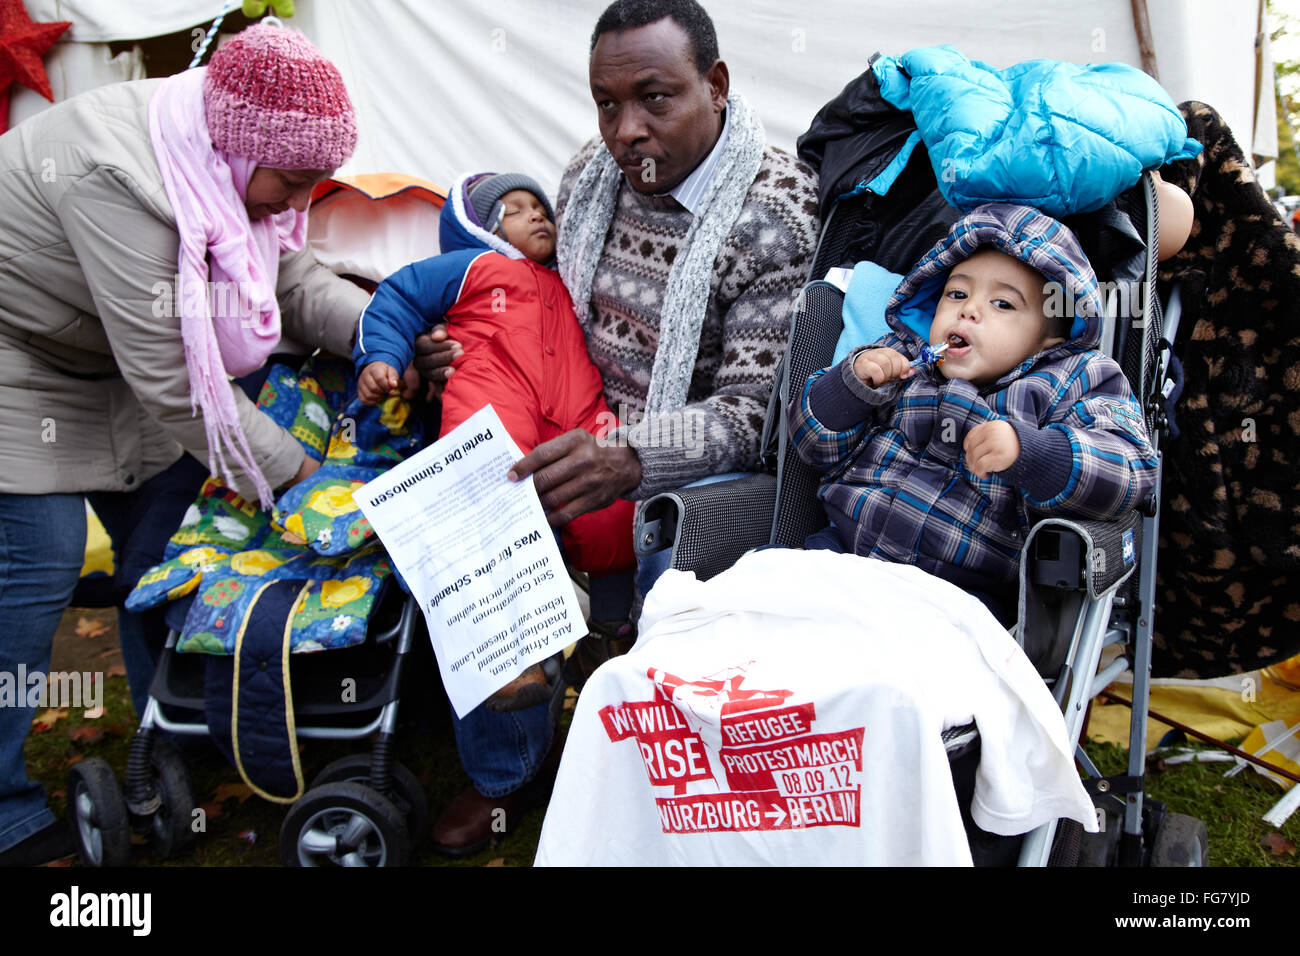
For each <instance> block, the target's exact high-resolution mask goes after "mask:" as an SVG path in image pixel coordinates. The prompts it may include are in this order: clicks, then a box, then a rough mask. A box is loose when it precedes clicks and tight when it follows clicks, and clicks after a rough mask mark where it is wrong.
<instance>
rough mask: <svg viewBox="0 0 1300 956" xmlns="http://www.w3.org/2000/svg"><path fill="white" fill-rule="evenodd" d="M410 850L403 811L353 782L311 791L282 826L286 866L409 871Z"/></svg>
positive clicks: (294, 808) (281, 860)
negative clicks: (395, 867)
mask: <svg viewBox="0 0 1300 956" xmlns="http://www.w3.org/2000/svg"><path fill="white" fill-rule="evenodd" d="M410 849H411V840H410V837H409V836H407V832H406V821H405V820H403V819H402V813H401V811H400V810H398V809H397V807H396V806H394V804H393V802H392V801H391V800H389V799H388V798H387V797H385V796H384V795H383V794H380V793H377V792H376V791H374V790H371V789H370V788H369V787H367V786H365V785H363V784H360V783H356V782H354V781H349V780H344V781H340V782H338V783H327V784H325V785H324V786H323V787H316V788H313V789H311V790H309V791H307V793H306V794H304V795H303V797H302V798H301V799H300V800H299V801H298V802H297V803H295V804H294V805H293V807H291V808H290V810H289V814H288V816H286V817H285V818H284V825H283V826H281V827H280V862H281V863H283V864H284V865H285V866H328V865H329V864H331V863H332V864H334V865H335V866H404V865H405V864H406V859H407V856H408V855H409V854H410Z"/></svg>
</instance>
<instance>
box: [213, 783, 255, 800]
mask: <svg viewBox="0 0 1300 956" xmlns="http://www.w3.org/2000/svg"><path fill="white" fill-rule="evenodd" d="M252 795H253V790H252V788H251V787H250V786H248V784H246V783H223V784H221V785H220V786H218V787H217V789H216V790H214V791H212V799H213V800H214V801H216V802H217V803H225V802H226V801H227V800H229V799H230V798H231V797H234V798H236V799H237V800H239V802H240V803H243V802H244V801H245V800H247V799H248V798H249V797H251V796H252Z"/></svg>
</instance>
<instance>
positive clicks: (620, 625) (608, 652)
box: [564, 621, 636, 691]
mask: <svg viewBox="0 0 1300 956" xmlns="http://www.w3.org/2000/svg"><path fill="white" fill-rule="evenodd" d="M587 627H588V628H590V632H589V633H588V634H587V636H586V637H584V638H583V639H582V640H580V641H578V644H577V646H576V647H574V649H573V653H572V654H570V655H569V659H568V660H567V661H565V662H564V678H565V680H567V681H568V682H569V685H570V686H571V687H573V689H574V690H577V691H581V690H582V688H583V687H584V686H585V685H586V683H587V679H588V678H590V677H591V675H592V674H594V673H595V672H596V668H597V667H599V666H600V665H601V664H604V663H605V662H606V661H608V660H611V659H613V658H615V657H621V656H623V655H624V654H626V653H627V652H628V651H630V650H631V649H632V646H633V645H634V644H636V628H635V627H633V626H632V625H631V624H629V623H628V622H627V621H588V622H587Z"/></svg>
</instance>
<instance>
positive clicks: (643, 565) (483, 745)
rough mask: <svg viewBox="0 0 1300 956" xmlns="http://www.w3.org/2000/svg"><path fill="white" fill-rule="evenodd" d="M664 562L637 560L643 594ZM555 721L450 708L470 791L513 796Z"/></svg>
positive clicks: (546, 749) (664, 557) (535, 765)
mask: <svg viewBox="0 0 1300 956" xmlns="http://www.w3.org/2000/svg"><path fill="white" fill-rule="evenodd" d="M744 477H745V475H744V474H743V473H739V472H737V473H733V474H727V475H714V476H711V477H709V478H702V479H700V480H699V481H696V482H693V483H692V484H691V485H688V486H687V487H694V486H695V485H711V484H713V483H714V482H715V481H727V480H730V479H732V478H744ZM669 563H670V561H669V556H668V552H667V551H666V550H665V551H660V552H658V553H657V554H654V555H652V556H651V557H649V558H638V559H637V573H636V584H637V590H638V591H640V592H641V593H642V594H644V593H645V592H646V591H649V590H650V587H651V586H652V585H653V584H654V582H655V581H657V580H658V579H659V576H660V575H661V574H663V573H664V571H666V570H668V566H669ZM611 583H613V582H611ZM595 597H596V595H593V598H595ZM598 600H599V601H600V602H601V603H603V602H604V600H605V597H604V596H603V595H601V596H600V597H599V598H598ZM596 603H597V600H593V611H592V618H593V619H595V620H602V618H601V617H599V616H598V614H597V613H596ZM611 606H617V604H616V603H615V604H613V605H611ZM555 720H556V712H555V711H553V710H552V708H551V705H550V704H538V705H536V706H535V707H527V708H525V709H524V710H516V711H514V712H512V713H498V712H496V711H492V710H488V709H487V708H486V707H482V706H480V707H476V708H474V710H472V711H470V712H469V713H468V714H466V715H465V718H464V719H463V720H462V719H460V718H458V717H457V716H456V712H455V710H454V709H453V710H452V714H451V723H452V728H453V730H454V731H455V733H456V749H457V750H458V751H459V752H460V762H461V766H463V767H464V768H465V772H466V773H467V774H469V778H470V780H471V781H473V783H474V787H475V789H476V790H478V792H479V793H481V794H483V796H485V797H500V796H504V795H505V794H507V793H513V792H514V791H516V790H518V789H519V788H520V787H522V786H523V785H524V784H525V783H527V782H528V781H529V780H531V779H532V778H533V777H535V776H536V775H537V771H538V769H539V768H540V767H541V765H542V761H543V760H545V759H546V755H547V754H548V753H550V750H551V743H552V741H553V740H554V738H555Z"/></svg>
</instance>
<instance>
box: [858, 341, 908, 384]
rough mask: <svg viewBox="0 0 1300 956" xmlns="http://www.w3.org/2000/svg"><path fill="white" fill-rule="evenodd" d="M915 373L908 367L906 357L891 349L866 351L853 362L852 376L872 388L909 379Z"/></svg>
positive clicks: (859, 354) (860, 353)
mask: <svg viewBox="0 0 1300 956" xmlns="http://www.w3.org/2000/svg"><path fill="white" fill-rule="evenodd" d="M915 372H916V369H914V368H909V367H908V361H907V357H906V356H905V355H903V353H902V352H895V351H894V350H893V349H867V350H866V351H865V352H859V353H858V357H857V358H855V359H854V360H853V374H854V375H856V376H857V377H858V381H860V382H862V384H864V385H870V386H871V387H872V388H879V387H880V386H882V385H887V384H888V383H890V382H893V381H900V380H902V379H907V378H911V377H912V375H913V374H914V373H915Z"/></svg>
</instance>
